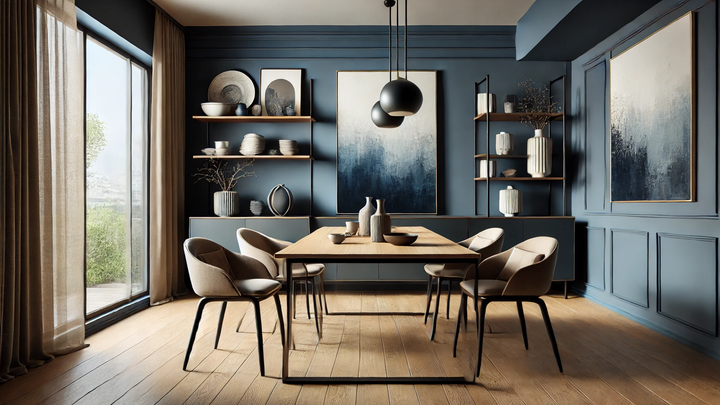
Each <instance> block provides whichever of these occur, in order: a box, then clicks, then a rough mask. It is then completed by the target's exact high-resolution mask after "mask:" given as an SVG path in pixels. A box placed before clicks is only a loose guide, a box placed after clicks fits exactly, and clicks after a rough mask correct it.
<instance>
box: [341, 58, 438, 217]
mask: <svg viewBox="0 0 720 405" xmlns="http://www.w3.org/2000/svg"><path fill="white" fill-rule="evenodd" d="M408 78H409V80H410V81H412V82H413V83H415V84H416V85H417V86H418V87H419V88H420V90H421V91H422V94H423V105H422V108H420V111H418V113H417V114H415V115H413V116H410V117H405V120H404V121H403V123H402V125H400V126H399V127H398V128H393V129H388V128H378V127H376V126H375V124H373V122H372V120H371V119H370V110H371V109H372V107H373V105H374V104H375V103H376V102H377V101H378V98H379V96H380V91H381V90H382V88H383V86H384V85H385V84H386V83H387V82H388V72H387V71H385V72H381V71H380V72H375V71H373V72H354V71H339V72H337V212H338V213H340V214H350V213H357V212H358V211H360V209H361V208H362V207H363V205H365V197H366V196H371V197H373V198H384V199H385V209H386V211H387V212H389V213H403V214H413V213H417V214H421V213H422V214H428V213H429V214H435V213H437V97H436V94H437V89H436V86H437V72H435V71H410V72H408Z"/></svg>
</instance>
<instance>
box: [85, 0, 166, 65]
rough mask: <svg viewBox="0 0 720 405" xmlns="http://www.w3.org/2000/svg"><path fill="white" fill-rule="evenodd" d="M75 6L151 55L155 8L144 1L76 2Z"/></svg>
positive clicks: (102, 0)
mask: <svg viewBox="0 0 720 405" xmlns="http://www.w3.org/2000/svg"><path fill="white" fill-rule="evenodd" d="M75 5H76V6H77V7H78V8H79V9H81V10H82V11H84V12H86V13H88V14H89V15H90V16H91V17H92V18H94V19H95V20H97V21H98V22H100V23H101V24H103V25H105V26H106V27H107V28H109V29H110V30H112V31H113V32H115V33H116V34H118V35H120V36H121V37H123V38H125V39H126V40H127V41H129V42H130V43H131V44H133V45H135V46H137V47H138V48H140V49H141V50H142V51H143V52H145V53H147V54H148V55H152V47H153V36H154V28H155V7H154V6H153V5H152V4H150V3H148V2H147V1H146V0H76V1H75Z"/></svg>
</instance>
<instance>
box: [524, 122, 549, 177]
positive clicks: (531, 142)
mask: <svg viewBox="0 0 720 405" xmlns="http://www.w3.org/2000/svg"><path fill="white" fill-rule="evenodd" d="M527 154H528V160H527V172H528V174H530V176H532V177H547V176H549V175H550V173H552V139H550V138H546V137H544V136H542V129H536V130H535V136H534V137H532V138H530V139H528V141H527Z"/></svg>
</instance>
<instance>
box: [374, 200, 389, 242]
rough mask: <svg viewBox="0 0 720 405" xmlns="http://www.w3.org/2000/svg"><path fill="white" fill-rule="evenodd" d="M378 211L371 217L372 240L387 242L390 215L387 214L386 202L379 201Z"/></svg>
mask: <svg viewBox="0 0 720 405" xmlns="http://www.w3.org/2000/svg"><path fill="white" fill-rule="evenodd" d="M375 201H377V211H375V213H374V214H373V216H372V217H370V240H371V241H373V242H385V238H384V237H383V235H384V234H386V233H390V230H391V229H392V226H391V224H390V215H388V214H387V213H386V212H385V200H381V199H377V200H375Z"/></svg>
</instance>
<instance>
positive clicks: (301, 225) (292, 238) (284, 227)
mask: <svg viewBox="0 0 720 405" xmlns="http://www.w3.org/2000/svg"><path fill="white" fill-rule="evenodd" d="M245 222H246V227H248V228H250V229H253V230H255V231H258V232H261V233H264V234H265V235H267V236H270V237H273V238H276V239H282V240H286V241H288V242H297V241H298V240H300V239H302V238H304V237H305V236H307V235H308V234H309V233H310V219H309V218H305V217H303V218H284V217H267V218H248V219H247V220H246V221H245Z"/></svg>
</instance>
